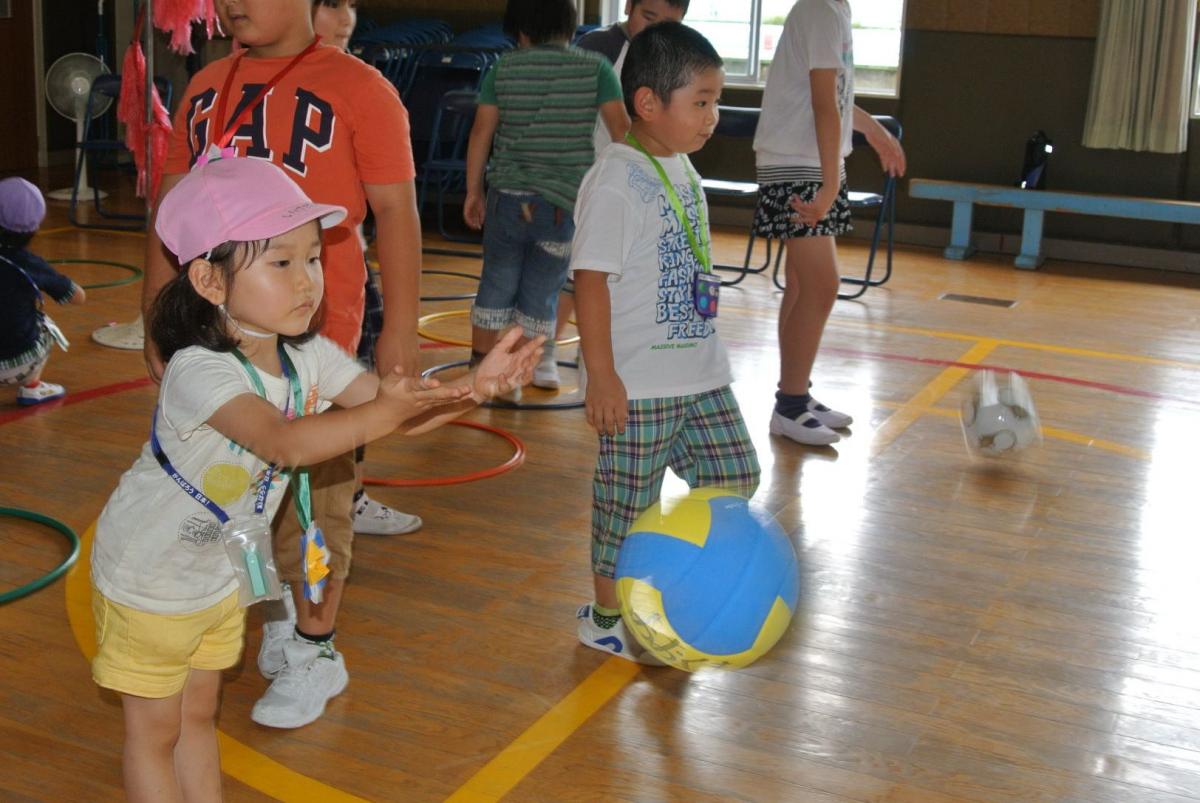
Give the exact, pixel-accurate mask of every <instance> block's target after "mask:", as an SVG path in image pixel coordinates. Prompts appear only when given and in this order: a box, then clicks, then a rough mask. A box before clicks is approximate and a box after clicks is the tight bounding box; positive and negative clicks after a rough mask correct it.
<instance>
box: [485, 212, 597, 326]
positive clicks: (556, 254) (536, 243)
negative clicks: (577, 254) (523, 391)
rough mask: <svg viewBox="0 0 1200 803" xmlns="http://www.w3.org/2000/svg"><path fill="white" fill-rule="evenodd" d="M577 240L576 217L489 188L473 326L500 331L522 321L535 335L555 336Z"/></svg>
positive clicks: (522, 324) (520, 323)
mask: <svg viewBox="0 0 1200 803" xmlns="http://www.w3.org/2000/svg"><path fill="white" fill-rule="evenodd" d="M574 236H575V221H574V220H573V219H572V218H571V213H570V212H568V211H567V210H565V209H562V208H560V207H557V206H555V205H554V204H552V203H550V202H549V201H547V200H546V199H545V198H543V197H542V196H541V195H538V194H536V193H520V194H513V193H508V192H502V191H500V190H494V189H493V190H489V191H488V196H487V214H486V217H485V218H484V226H483V273H482V275H481V277H480V280H479V294H478V295H476V296H475V303H474V305H473V306H472V307H471V323H472V324H473V325H475V326H478V327H479V328H481V329H491V330H494V331H499V330H501V329H506V328H507V327H509V326H511V325H512V324H514V323H516V324H518V325H519V326H520V327H521V328H522V329H524V330H525V334H526V335H528V336H530V337H532V336H534V335H552V334H553V333H554V316H555V313H556V312H557V310H558V291H559V290H561V289H562V286H563V282H565V281H566V279H567V267H568V266H569V264H570V262H571V239H572V238H573V237H574Z"/></svg>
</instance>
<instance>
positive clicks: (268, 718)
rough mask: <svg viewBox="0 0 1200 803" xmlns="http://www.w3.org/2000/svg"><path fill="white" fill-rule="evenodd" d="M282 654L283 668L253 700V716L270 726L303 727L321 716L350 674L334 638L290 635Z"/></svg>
mask: <svg viewBox="0 0 1200 803" xmlns="http://www.w3.org/2000/svg"><path fill="white" fill-rule="evenodd" d="M283 656H284V660H285V666H284V667H283V670H282V671H281V672H280V673H279V674H278V675H277V676H276V677H275V680H273V681H271V686H270V688H268V689H267V693H266V694H264V695H263V696H262V697H261V698H260V699H259V701H258V702H256V703H255V704H254V708H252V709H251V710H250V718H251V719H252V720H254V721H255V722H257V723H258V724H259V725H266V726H267V727H268V728H302V727H304V726H305V725H307V724H309V723H310V722H316V721H317V720H318V719H320V717H321V714H323V713H324V712H325V703H327V702H329V700H331V699H332V698H334V697H336V696H338V695H339V694H341V693H342V692H343V691H345V689H346V684H347V683H349V682H350V675H349V674H347V672H346V661H345V659H343V658H342V654H341V653H340V652H338V651H337V650H336V649H334V646H333V642H331V641H329V642H326V643H325V644H313V643H311V642H308V641H302V640H300V639H295V638H293V639H289V640H288V641H287V642H285V643H284V645H283Z"/></svg>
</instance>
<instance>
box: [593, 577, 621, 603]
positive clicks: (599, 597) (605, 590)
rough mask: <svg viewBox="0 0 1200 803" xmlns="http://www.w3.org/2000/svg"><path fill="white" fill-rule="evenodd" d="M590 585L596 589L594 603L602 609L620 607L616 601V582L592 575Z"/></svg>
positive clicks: (609, 578)
mask: <svg viewBox="0 0 1200 803" xmlns="http://www.w3.org/2000/svg"><path fill="white" fill-rule="evenodd" d="M592 584H593V585H594V586H595V588H596V603H597V604H598V605H599V606H600V607H602V608H609V609H616V608H620V607H621V601H620V600H619V599H617V581H616V580H614V579H613V578H611V577H605V576H604V575H602V574H593V575H592Z"/></svg>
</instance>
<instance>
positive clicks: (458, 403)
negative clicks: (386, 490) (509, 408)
mask: <svg viewBox="0 0 1200 803" xmlns="http://www.w3.org/2000/svg"><path fill="white" fill-rule="evenodd" d="M520 339H521V330H520V328H519V327H517V328H513V329H511V330H509V331H508V332H506V333H505V334H504V336H503V337H501V338H500V340H499V341H498V342H497V343H496V347H495V348H493V349H492V350H491V351H490V352H488V355H487V356H486V357H485V358H484V359H483V361H482V362H481V363H480V364H479V366H478V367H477V368H475V370H473V371H471V372H469V373H467V374H466V375H464V376H461V377H459V378H457V379H455V380H453V381H451V382H448V383H446V384H445V385H443V386H442V387H443V388H444V389H448V390H451V391H453V392H455V393H458V394H460V395H459V396H458V398H456V399H453V400H451V401H448V402H446V403H445V404H443V405H439V406H437V407H434V408H430V409H428V410H426V411H423V412H421V413H419V414H417V415H416V416H414V417H413V418H410V419H408V420H407V421H405V422H404V423H403V424H401V425H400V426H399V427H398V431H399V432H401V433H402V434H404V435H422V434H424V433H426V432H429V431H430V430H432V429H437V428H438V427H440V426H442V425H443V424H445V423H447V422H448V421H451V420H453V419H455V418H457V417H458V416H460V415H462V414H463V413H465V412H467V411H468V410H472V409H474V407H475V406H476V405H477V404H479V403H480V402H482V401H484V400H486V399H489V398H491V397H492V396H496V395H498V394H501V393H507V392H508V391H510V390H512V389H513V388H514V387H519V386H521V385H524V384H527V383H528V382H529V380H530V379H532V378H533V367H534V366H535V365H536V364H537V361H538V359H539V358H540V356H541V347H542V343H543V342H545V340H546V338H544V337H537V338H534V339H533V340H531V341H530V342H528V343H526V344H525V345H524V346H522V347H520V348H516V344H517V343H518V342H519V341H520ZM399 379H400V375H399V374H392V375H390V376H385V377H384V378H383V379H380V378H379V377H378V376H376V375H375V374H366V373H364V374H359V375H358V376H357V377H356V378H355V379H354V381H352V382H351V383H350V384H349V385H347V386H346V389H345V390H343V391H342V392H341V393H339V394H338V395H337V396H335V397H334V398H333V399H331V401H332V402H333V403H334V404H337V405H339V406H341V407H357V406H359V405H362V404H367V403H369V402H371V401H372V400H373V399H375V398H376V397H377V395H378V394H379V393H385V394H386V393H388V392H390V389H391V387H392V386H394V385H395V384H396V382H398V381H399ZM434 384H435V385H436V382H435V383H434Z"/></svg>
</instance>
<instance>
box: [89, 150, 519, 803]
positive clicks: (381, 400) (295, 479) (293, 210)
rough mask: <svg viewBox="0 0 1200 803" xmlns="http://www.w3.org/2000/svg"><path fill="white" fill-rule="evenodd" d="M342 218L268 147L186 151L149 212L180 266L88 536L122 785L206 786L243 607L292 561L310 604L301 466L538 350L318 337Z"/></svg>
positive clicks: (315, 583) (131, 793)
mask: <svg viewBox="0 0 1200 803" xmlns="http://www.w3.org/2000/svg"><path fill="white" fill-rule="evenodd" d="M202 161H203V160H202ZM345 214H346V210H345V209H344V208H342V207H340V206H329V205H324V204H315V203H313V202H312V201H310V200H309V199H308V197H307V196H305V194H304V192H303V191H302V190H300V188H299V187H298V186H297V185H296V184H295V183H294V182H293V181H292V180H291V179H289V178H288V177H287V176H286V175H284V173H283V171H282V170H280V169H279V168H278V167H276V166H275V165H273V164H271V163H270V162H266V161H261V160H256V159H238V158H227V159H217V160H213V161H207V162H206V163H203V164H199V163H198V166H197V168H196V169H195V170H193V171H192V172H191V173H190V174H188V175H187V176H186V177H184V178H183V179H182V180H181V181H180V182H179V183H178V184H177V185H176V186H175V187H174V188H173V189H172V190H171V191H170V192H169V193H167V195H166V196H165V197H164V198H163V201H162V204H161V206H160V207H159V212H158V217H157V222H156V229H157V232H158V234H159V236H160V237H161V238H162V241H163V243H164V244H165V245H166V246H167V247H168V248H169V249H170V250H171V251H172V252H173V253H174V254H175V255H176V256H177V257H178V259H179V264H180V265H181V266H182V270H181V271H180V273H179V274H178V275H177V276H176V277H175V279H174V280H172V281H171V282H169V283H168V284H167V285H166V286H165V287H164V288H163V289H162V291H161V292H160V293H159V295H158V297H157V299H156V301H155V303H154V305H153V306H152V308H151V315H150V318H149V321H148V327H149V328H148V331H149V334H150V337H151V338H153V340H154V342H155V345H156V346H157V348H158V350H159V353H160V354H162V356H163V358H164V359H166V360H167V366H166V370H165V372H164V374H163V378H162V385H161V388H160V390H159V396H158V406H157V408H156V409H155V412H154V417H153V421H152V426H151V430H150V432H151V437H150V442H149V443H148V444H147V445H146V446H145V447H143V449H142V453H141V455H140V456H139V458H138V460H137V461H136V462H135V463H134V465H133V467H132V468H131V469H129V471H127V472H126V473H125V474H124V475H123V476H122V477H121V481H120V483H119V485H118V486H117V489H116V491H115V492H114V493H113V495H112V497H111V498H110V499H109V501H108V504H107V505H105V507H104V511H103V512H102V513H101V514H100V519H99V521H98V522H97V524H96V535H95V542H94V545H93V549H92V583H93V595H92V610H93V613H94V616H95V622H96V643H97V652H96V656H95V658H94V659H93V661H92V676H93V678H94V679H95V681H96V683H97V684H99V685H100V686H103V687H104V688H108V689H112V690H113V691H115V692H117V693H119V694H120V696H121V701H122V705H123V708H124V716H125V734H126V735H125V745H124V762H123V763H124V775H125V787H126V793H127V795H128V797H129V799H130V800H135V801H137V800H153V801H162V800H176V799H187V800H217V799H219V798H220V796H221V774H220V759H219V756H218V750H217V736H216V724H215V722H216V716H217V708H218V703H219V692H220V684H221V671H222V670H224V669H228V668H230V667H232V666H235V665H236V664H237V663H238V661H239V659H240V656H241V651H242V642H243V635H244V632H245V607H244V606H246V605H248V604H251V603H253V602H256V601H259V600H261V599H268V598H271V597H273V596H277V594H278V590H279V585H278V580H277V577H276V574H275V572H274V566H275V564H276V563H279V562H283V561H291V560H299V561H300V562H301V565H302V566H303V572H304V576H305V593H306V595H308V597H309V599H311V600H313V601H315V602H319V601H320V597H321V593H322V590H323V588H324V584H325V582H326V577H327V573H328V566H327V559H328V553H327V551H326V549H325V546H324V541H323V538H322V536H321V533H320V531H319V530H318V529H317V528H316V527H315V526H314V525H312V522H311V505H309V504H308V503H307V501H306V500H307V499H308V497H309V490H308V476H307V469H305V468H300V467H303V466H308V465H310V464H313V463H318V462H320V461H322V460H326V459H328V458H329V457H331V456H333V455H336V454H340V453H343V452H345V451H346V450H348V449H352V448H354V447H356V446H359V445H361V444H363V443H366V442H367V441H370V440H374V439H377V438H381V437H383V436H385V435H387V434H389V433H391V432H392V431H394V430H397V429H398V430H400V431H401V432H402V433H403V434H405V435H416V434H419V433H422V432H427V431H429V430H430V429H433V428H435V427H437V426H440V425H441V424H443V423H445V422H446V421H448V420H450V419H451V418H454V417H456V416H458V415H460V414H461V413H463V412H465V411H466V410H469V409H472V408H473V407H474V406H475V405H476V404H477V403H478V402H479V401H481V400H483V399H485V398H488V397H490V396H493V395H495V394H496V393H502V392H506V391H508V390H509V389H511V388H513V387H518V386H520V385H521V384H522V383H524V382H526V381H528V380H529V378H530V377H531V375H532V372H533V366H534V364H535V363H536V361H537V356H538V355H539V354H540V350H541V345H540V343H537V342H531V343H529V344H527V345H526V346H525V347H524V348H521V349H515V348H514V347H515V344H516V343H517V341H518V339H519V338H520V331H519V330H514V331H513V332H510V333H509V335H508V336H507V337H506V338H505V340H504V341H503V342H502V343H501V347H500V348H498V349H497V350H496V351H494V352H493V353H492V354H491V355H489V357H488V359H487V360H485V361H484V362H483V363H481V364H480V366H479V367H478V369H477V370H475V371H473V372H472V373H470V374H468V375H467V376H465V377H463V378H461V379H458V380H455V381H454V382H450V383H447V384H444V385H439V384H438V383H437V382H436V381H434V380H421V379H416V378H411V377H405V376H402V375H400V373H399V372H395V373H393V374H390V375H388V376H386V377H384V378H382V379H381V378H379V377H378V376H377V375H375V374H373V373H366V372H364V370H363V369H362V368H361V367H360V366H359V365H358V364H357V363H356V362H355V361H354V360H353V359H352V358H351V357H350V356H349V355H347V354H346V353H345V352H344V351H342V349H340V348H339V347H337V346H336V345H335V344H334V343H333V342H332V341H330V340H328V339H327V338H325V337H323V336H320V335H317V334H316V332H317V329H318V328H319V323H320V321H319V318H320V310H321V300H322V294H323V288H324V283H323V277H322V270H321V259H320V256H321V238H322V234H321V232H322V229H324V228H327V227H329V226H333V225H336V224H337V223H338V222H340V221H341V220H342V219H343V218H344V217H345ZM331 404H336V405H338V406H339V407H341V408H344V409H340V410H336V411H328V412H327V408H328V407H329V406H330V405H331ZM289 482H291V483H292V484H293V485H294V493H293V496H294V498H295V499H296V502H297V503H296V515H297V516H298V517H299V518H300V519H301V522H302V526H303V527H304V528H306V531H307V535H308V539H307V541H306V544H305V546H304V547H302V552H301V554H299V555H292V554H288V555H275V556H272V555H271V554H270V522H271V518H272V516H273V515H274V513H275V512H276V509H277V508H278V507H279V503H280V500H281V499H282V498H283V491H284V488H285V486H287V485H288V484H289ZM287 649H296V650H305V649H308V650H314V651H320V647H319V646H316V645H308V644H305V643H302V642H299V641H296V642H294V644H293V643H289V645H288V647H287ZM289 659H295V660H302V659H303V660H320V656H315V655H314V656H290V657H289ZM330 660H331V661H332V660H333V659H332V658H331V659H330ZM337 668H338V667H337V666H332V669H333V670H336V669H337ZM344 671H345V670H344V668H343V669H342V673H343V675H344ZM344 685H345V683H344V678H343V683H342V686H343V687H344Z"/></svg>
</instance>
